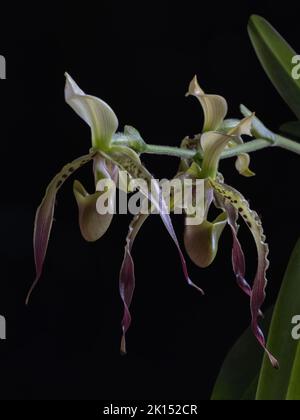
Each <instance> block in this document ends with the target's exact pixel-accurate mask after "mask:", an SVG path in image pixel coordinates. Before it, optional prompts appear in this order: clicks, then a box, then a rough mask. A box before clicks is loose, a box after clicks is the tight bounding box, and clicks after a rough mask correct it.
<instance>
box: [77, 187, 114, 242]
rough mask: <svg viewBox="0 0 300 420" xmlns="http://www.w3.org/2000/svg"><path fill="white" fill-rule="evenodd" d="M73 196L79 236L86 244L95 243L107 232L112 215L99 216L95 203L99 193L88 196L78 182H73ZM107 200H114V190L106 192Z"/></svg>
mask: <svg viewBox="0 0 300 420" xmlns="http://www.w3.org/2000/svg"><path fill="white" fill-rule="evenodd" d="M73 192H74V196H75V198H76V201H77V205H78V210H79V226H80V230H81V234H82V236H83V237H84V239H85V240H86V241H88V242H95V241H97V240H98V239H100V238H101V237H102V236H103V235H104V234H105V233H106V231H107V230H108V228H109V226H110V224H111V221H112V218H113V214H110V213H107V214H99V213H98V212H97V209H96V203H97V200H98V198H99V197H100V196H101V192H98V191H97V192H95V193H94V194H89V193H88V192H87V191H86V190H85V188H84V186H83V185H82V184H81V183H80V182H79V181H74V185H73ZM106 194H108V195H109V200H112V201H114V200H115V190H114V189H111V190H110V191H108V192H106Z"/></svg>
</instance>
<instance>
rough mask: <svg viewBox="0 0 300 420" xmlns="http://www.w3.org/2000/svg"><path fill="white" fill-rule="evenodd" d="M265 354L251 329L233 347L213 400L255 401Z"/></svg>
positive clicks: (267, 317) (268, 318) (265, 323)
mask: <svg viewBox="0 0 300 420" xmlns="http://www.w3.org/2000/svg"><path fill="white" fill-rule="evenodd" d="M271 315H272V308H270V309H269V310H268V311H267V313H266V315H265V319H264V320H263V322H262V324H263V327H264V329H265V330H267V329H268V327H269V325H270V322H271ZM262 360H263V353H262V351H261V349H260V347H259V346H258V345H257V342H256V340H255V338H254V337H253V333H252V330H251V328H250V327H249V328H248V329H247V330H246V331H245V332H244V334H243V335H242V336H241V337H240V339H239V340H238V341H237V343H236V344H235V345H234V346H233V348H232V350H231V351H230V353H229V354H228V356H227V358H226V359H225V361H224V364H223V366H222V369H221V372H220V374H219V377H218V379H217V381H216V384H215V387H214V390H213V394H212V398H211V399H212V400H235V401H237V400H254V399H255V393H256V388H257V382H258V375H259V370H260V367H261V363H262Z"/></svg>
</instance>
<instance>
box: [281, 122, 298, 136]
mask: <svg viewBox="0 0 300 420" xmlns="http://www.w3.org/2000/svg"><path fill="white" fill-rule="evenodd" d="M280 131H281V132H282V133H283V134H285V135H287V136H290V137H294V138H296V139H298V141H299V140H300V121H291V122H287V123H285V124H282V126H281V127H280Z"/></svg>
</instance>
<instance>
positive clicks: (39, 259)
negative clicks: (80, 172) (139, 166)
mask: <svg viewBox="0 0 300 420" xmlns="http://www.w3.org/2000/svg"><path fill="white" fill-rule="evenodd" d="M95 155H96V153H95V152H92V153H90V154H89V155H86V156H82V157H80V158H78V159H76V160H74V161H73V162H71V163H68V164H67V165H65V166H64V167H63V169H62V170H61V171H60V172H59V173H58V174H57V175H56V176H55V177H54V178H53V179H52V181H51V182H50V184H49V185H48V188H47V190H46V194H45V197H44V198H43V201H42V203H41V204H40V206H39V208H38V209H37V212H36V216H35V223H34V236H33V246H34V259H35V267H36V278H35V281H34V283H33V285H32V286H31V288H30V290H29V293H28V295H27V299H26V304H28V302H29V298H30V295H31V293H32V291H33V289H34V287H35V286H36V284H37V282H38V281H39V279H40V277H41V274H42V269H43V265H44V261H45V257H46V252H47V248H48V242H49V237H50V233H51V228H52V224H53V215H54V206H55V200H56V194H57V192H58V190H59V189H60V187H61V186H62V185H63V183H64V182H65V181H66V179H68V178H69V176H70V175H72V174H73V172H74V171H76V170H77V169H79V168H80V167H81V166H83V165H85V164H86V163H88V162H90V161H91V160H92V159H93V158H94V156H95Z"/></svg>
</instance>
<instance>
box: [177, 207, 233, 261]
mask: <svg viewBox="0 0 300 420" xmlns="http://www.w3.org/2000/svg"><path fill="white" fill-rule="evenodd" d="M226 224H227V214H226V212H223V213H221V214H220V215H219V216H218V217H217V218H216V219H215V220H214V221H213V222H208V221H207V220H205V221H204V222H202V223H201V224H200V225H186V226H185V230H184V244H185V249H186V252H187V253H188V255H189V257H190V258H191V260H192V261H193V262H194V263H195V264H196V265H197V266H198V267H201V268H206V267H208V266H209V265H211V263H212V262H213V261H214V259H215V257H216V255H217V252H218V244H219V239H220V237H221V235H222V232H223V230H224V228H225V226H226Z"/></svg>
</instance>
